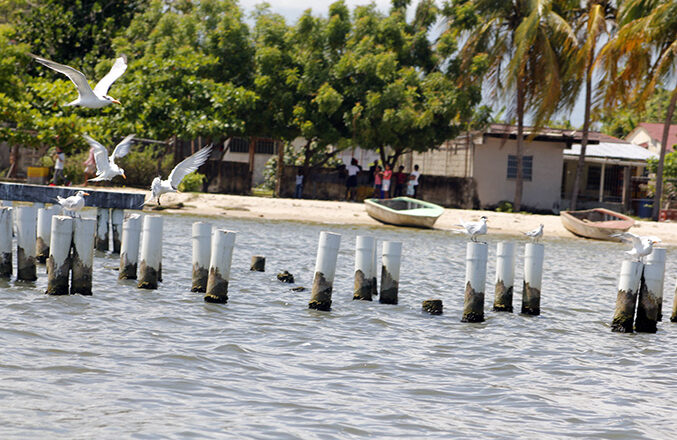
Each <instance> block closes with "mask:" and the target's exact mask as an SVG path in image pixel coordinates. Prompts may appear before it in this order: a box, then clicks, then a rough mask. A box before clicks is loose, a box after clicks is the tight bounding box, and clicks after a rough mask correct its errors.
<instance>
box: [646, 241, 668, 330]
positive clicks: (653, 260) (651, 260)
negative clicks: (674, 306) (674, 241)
mask: <svg viewBox="0 0 677 440" xmlns="http://www.w3.org/2000/svg"><path fill="white" fill-rule="evenodd" d="M657 249H660V250H659V251H658V252H656V250H657ZM666 260H667V250H666V249H665V248H653V251H652V252H651V253H650V254H649V255H648V256H647V257H645V258H644V265H645V266H646V265H647V264H652V265H658V266H659V267H660V268H661V269H660V270H661V271H662V278H661V283H660V293H659V300H658V321H659V322H660V321H662V320H663V290H664V289H665V261H666Z"/></svg>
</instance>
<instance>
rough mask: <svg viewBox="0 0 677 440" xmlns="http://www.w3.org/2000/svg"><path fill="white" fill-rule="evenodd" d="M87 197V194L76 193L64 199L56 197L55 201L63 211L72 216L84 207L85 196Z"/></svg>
mask: <svg viewBox="0 0 677 440" xmlns="http://www.w3.org/2000/svg"><path fill="white" fill-rule="evenodd" d="M88 195H89V193H86V192H84V191H78V192H76V193H75V195H74V196H70V197H66V198H65V199H64V198H63V197H61V196H56V201H57V202H59V205H61V207H62V208H63V209H65V210H66V211H69V212H70V213H71V214H74V213H77V212H80V210H81V209H82V208H83V207H84V206H85V196H88Z"/></svg>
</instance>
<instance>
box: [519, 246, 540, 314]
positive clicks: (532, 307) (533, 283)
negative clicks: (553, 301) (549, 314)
mask: <svg viewBox="0 0 677 440" xmlns="http://www.w3.org/2000/svg"><path fill="white" fill-rule="evenodd" d="M544 255H545V246H544V245H542V244H541V243H527V244H526V246H525V247H524V289H523V291H522V313H523V314H526V315H534V316H536V315H540V314H541V282H542V280H543V257H544Z"/></svg>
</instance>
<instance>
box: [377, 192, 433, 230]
mask: <svg viewBox="0 0 677 440" xmlns="http://www.w3.org/2000/svg"><path fill="white" fill-rule="evenodd" d="M384 203H389V204H391V205H397V204H398V203H405V204H407V206H411V207H412V209H399V210H398V209H393V208H390V207H388V206H386V205H384ZM364 205H365V208H366V210H367V214H369V216H370V217H372V218H373V219H375V220H378V221H380V222H382V223H386V224H389V225H395V226H409V227H414V228H432V227H433V225H434V224H435V221H437V219H438V218H439V216H440V215H442V213H443V212H444V208H442V207H441V206H438V205H435V204H433V203H428V202H423V201H421V200H416V199H412V198H409V197H396V198H395V199H388V200H379V199H366V200H365V201H364Z"/></svg>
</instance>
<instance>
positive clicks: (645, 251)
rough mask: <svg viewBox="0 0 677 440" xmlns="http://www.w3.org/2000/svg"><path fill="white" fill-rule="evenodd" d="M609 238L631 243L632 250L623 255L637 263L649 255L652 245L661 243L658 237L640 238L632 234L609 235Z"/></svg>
mask: <svg viewBox="0 0 677 440" xmlns="http://www.w3.org/2000/svg"><path fill="white" fill-rule="evenodd" d="M610 236H611V237H618V238H620V239H621V240H622V241H624V242H626V243H632V249H630V250H629V251H625V253H626V254H628V255H630V256H631V257H633V258H637V261H642V258H643V257H646V256H647V255H649V254H651V252H652V251H653V245H654V243H659V242H660V241H661V239H660V238H658V237H653V236H649V237H640V236H639V235H635V234H633V233H632V232H623V233H622V234H611V235H610Z"/></svg>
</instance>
